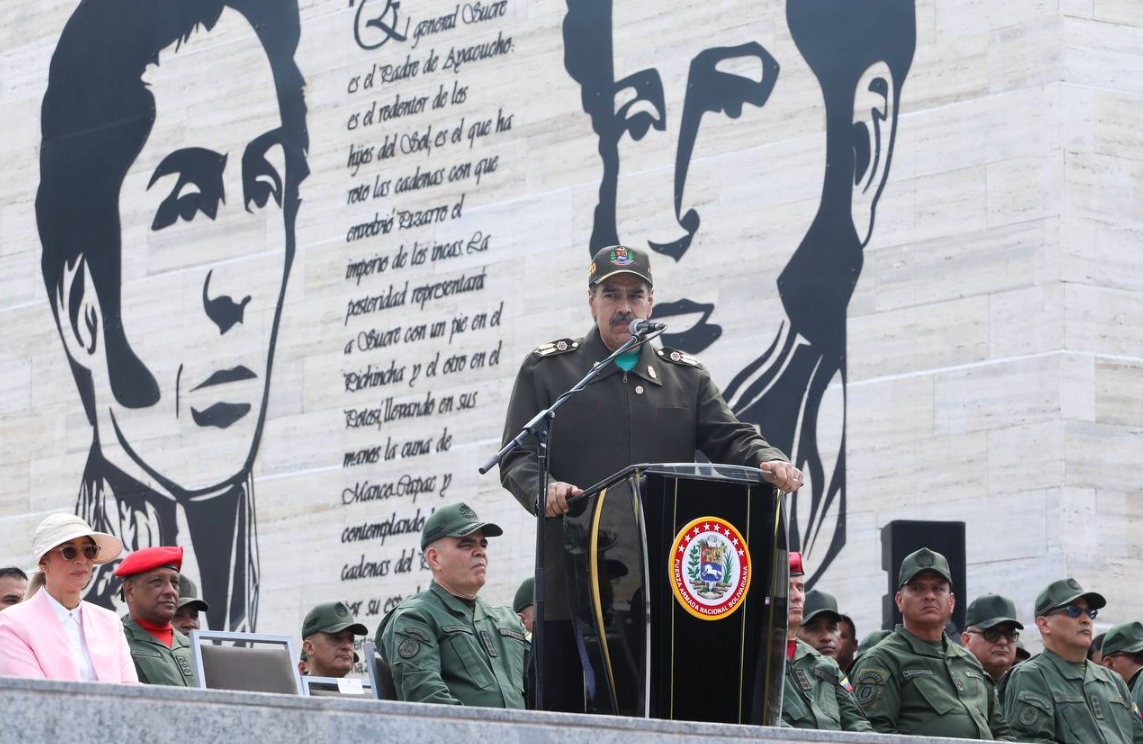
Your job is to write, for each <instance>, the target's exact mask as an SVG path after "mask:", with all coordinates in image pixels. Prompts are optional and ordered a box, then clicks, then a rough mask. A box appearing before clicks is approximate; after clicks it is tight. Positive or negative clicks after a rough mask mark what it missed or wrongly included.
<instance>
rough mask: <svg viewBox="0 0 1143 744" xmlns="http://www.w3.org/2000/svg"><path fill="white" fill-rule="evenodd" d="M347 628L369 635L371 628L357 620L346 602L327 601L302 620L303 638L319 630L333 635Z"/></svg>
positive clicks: (356, 632)
mask: <svg viewBox="0 0 1143 744" xmlns="http://www.w3.org/2000/svg"><path fill="white" fill-rule="evenodd" d="M346 628H348V629H350V630H352V631H353V635H369V629H368V628H366V627H365V626H364V625H362V624H361V623H359V622H357V618H355V617H354V616H353V613H352V612H350V611H349V607H347V606H346V604H345V603H344V602H325V603H323V604H319V605H318V606H317V607H315V608H313V609H312V610H310V611H309V614H308V615H306V619H305V620H304V621H303V622H302V638H309V637H310V636H312V635H313V634H314V633H318V632H321V633H329V634H330V635H333V634H334V633H340V632H341V631H343V630H345V629H346Z"/></svg>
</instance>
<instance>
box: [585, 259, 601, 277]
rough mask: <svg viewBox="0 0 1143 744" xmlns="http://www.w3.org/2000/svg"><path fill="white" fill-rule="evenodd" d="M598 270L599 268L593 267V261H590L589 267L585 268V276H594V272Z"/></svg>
mask: <svg viewBox="0 0 1143 744" xmlns="http://www.w3.org/2000/svg"><path fill="white" fill-rule="evenodd" d="M598 270H599V267H598V266H596V265H595V261H592V262H591V266H588V267H587V275H588V276H595V272H596V271H598Z"/></svg>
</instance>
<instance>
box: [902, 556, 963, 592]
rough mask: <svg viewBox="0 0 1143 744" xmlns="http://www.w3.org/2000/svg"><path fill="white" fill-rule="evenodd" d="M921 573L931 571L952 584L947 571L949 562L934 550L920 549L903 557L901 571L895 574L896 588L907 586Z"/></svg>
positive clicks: (949, 573)
mask: <svg viewBox="0 0 1143 744" xmlns="http://www.w3.org/2000/svg"><path fill="white" fill-rule="evenodd" d="M922 571H932V572H933V573H935V574H937V575H939V576H940V577H942V578H943V579H944V580H945V581H947V582H949V584H950V585H951V584H952V572H950V571H949V562H948V560H946V559H945V557H944V556H943V555H941V554H940V553H938V552H937V551H935V550H929V549H928V548H921V549H920V550H917V551H915V552H912V553H909V555H907V556H905V560H903V561H901V571H900V572H899V573H898V574H897V588H898V589H900V588H901V587H903V586H905V585H906V584H908V583H909V582H910V581H912V580H913V577H914V576H916V575H917V574H919V573H921V572H922Z"/></svg>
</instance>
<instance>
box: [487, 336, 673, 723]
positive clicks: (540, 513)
mask: <svg viewBox="0 0 1143 744" xmlns="http://www.w3.org/2000/svg"><path fill="white" fill-rule="evenodd" d="M664 330H665V327H660V328H654V327H648V328H647V329H646V330H644V331H643V332H642V333H638V334H633V335H632V336H631V338H629V339H627V341H626V342H625V343H624V344H623V345H622V346H620V347H619V348H618V349H616V350H615V351H613V352H611V356H609V357H607V358H606V359H604V360H603V361H602V362H599V363H598V364H596V365H595V366H594V367H592V368H591V369H590V370H588V373H587V374H586V375H584V377H583V379H582V380H580V381H579V382H577V383H576V384H575V385H573V386H572V388H571V389H570V390H568V391H567V392H565V393H564V394H563V395H561V396H560V397H558V398H556V400H555V402H553V403H552V404H551V405H550V406H548V407H547V408H545V409H544V410H542V411H540V412H539V413H537V414H536V415H535V416H533V417H532V419H531V420H530V421H529V422H528V423H526V424H524V427H523V428H522V429H520V433H519V434H517V435H516V436H515V437H514V438H513V439H512V440H511V441H510V442H508V444H505V445H504V446H503V447H501V448H500V451H499V452H497V453H496V454H495V455H493V456H492V457H490V458H488V462H486V463H484V464H483V465H481V466H480V469H479V470H480V474H481V475H484V474H485V473H487V472H488V471H489V470H491V469H492V468H494V467H495V466H496V465H498V464H500V462H501V461H502V460H503V459H504V458H505V457H507V456H508V455H509V454H510V453H511V452H513V451H515V450H517V449H519V448H520V447H521V446H523V444H524V442H525V441H527V439H528V437H530V436H534V437H536V443H537V445H538V446H537V449H536V455H537V457H536V460H537V462H538V464H539V468H540V473H539V477H538V478H537V487H536V572H535V583H536V586H535V598H534V599H533V602H534V604H535V610H534V615H533V618H534V619H533V622H532V656H533V658H535V660H536V700H535V707H536V710H544V632H543V628H544V603H545V598H544V527H545V525H546V524H547V513H548V508H547V507H548V461H549V460H550V458H551V444H550V440H551V435H552V419H554V418H555V417H556V411H558V410H559V409H560V407H561V406H562V405H563V404H564V403H567V402H568V400H570V399H571V398H572V396H574V395H575V394H576V393H578V392H580V391H582V390H583V389H584V388H586V387H587V386H588V385H589V384H590V383H591V381H592V380H594V379H595V378H596V377H598V376H599V375H600V373H602V372H603V370H605V369H607V365H609V364H611V363H612V362H613V361H615V359H616V357H618V356H620V355H621V354H626V353H627V352H628V351H631V350H632V349H634V348H635V347H637V346H639V345H641V344H644V343H646V342H647V341H650V340H651V339H653V338H656V337H657V336H659V335H660V334H662V333H663V331H664Z"/></svg>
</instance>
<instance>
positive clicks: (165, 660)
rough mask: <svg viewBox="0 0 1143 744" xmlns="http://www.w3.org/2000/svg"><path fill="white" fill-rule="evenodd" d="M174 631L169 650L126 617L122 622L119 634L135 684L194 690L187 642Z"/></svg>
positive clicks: (188, 640)
mask: <svg viewBox="0 0 1143 744" xmlns="http://www.w3.org/2000/svg"><path fill="white" fill-rule="evenodd" d="M172 630H174V635H173V636H172V638H171V646H170V648H167V645H166V644H165V643H163V642H162V641H160V640H159V639H157V638H155V636H153V635H151V634H150V633H149V632H148V631H147V630H145V629H144V628H143V626H141V625H139V623H137V622H135V619H134V618H132V617H130V616H128V617H125V618H123V633H124V635H126V636H127V646H128V647H129V648H130V649H131V660H132V661H134V662H135V671H136V672H138V673H139V681H140V682H141V683H143V684H145V685H173V686H175V687H195V686H196V684H195V677H194V665H193V664H192V663H191V649H190V639H188V638H187V637H186V636H185V635H183V634H182V633H180V632H179V631H178V629H172Z"/></svg>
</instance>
